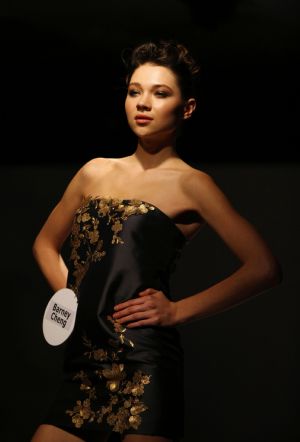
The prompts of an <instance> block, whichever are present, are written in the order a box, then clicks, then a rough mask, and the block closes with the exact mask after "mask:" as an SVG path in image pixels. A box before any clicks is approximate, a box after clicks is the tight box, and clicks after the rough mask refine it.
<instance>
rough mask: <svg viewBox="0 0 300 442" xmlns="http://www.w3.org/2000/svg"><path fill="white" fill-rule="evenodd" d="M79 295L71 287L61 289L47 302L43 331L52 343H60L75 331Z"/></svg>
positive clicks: (49, 342) (47, 339)
mask: <svg viewBox="0 0 300 442" xmlns="http://www.w3.org/2000/svg"><path fill="white" fill-rule="evenodd" d="M77 305H78V302H77V296H76V295H75V293H74V292H73V290H71V289H67V288H64V289H60V290H58V291H57V292H55V293H54V295H53V296H52V297H51V299H50V301H49V302H48V304H47V307H46V310H45V313H44V318H43V333H44V337H45V339H46V341H47V342H48V344H50V345H60V344H62V343H63V342H64V341H66V340H67V339H68V337H69V336H70V334H71V333H72V331H73V328H74V325H75V319H76V312H77Z"/></svg>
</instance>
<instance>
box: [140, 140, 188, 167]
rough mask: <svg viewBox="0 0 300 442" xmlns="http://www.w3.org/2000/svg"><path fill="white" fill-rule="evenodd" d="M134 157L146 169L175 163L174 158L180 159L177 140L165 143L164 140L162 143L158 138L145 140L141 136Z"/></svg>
mask: <svg viewBox="0 0 300 442" xmlns="http://www.w3.org/2000/svg"><path fill="white" fill-rule="evenodd" d="M132 158H133V159H134V160H136V161H137V162H138V163H140V164H141V166H142V168H143V169H144V170H146V169H151V168H154V167H164V166H166V165H170V164H171V163H174V160H175V161H176V160H177V159H180V157H179V155H178V154H177V152H176V150H175V142H174V143H164V141H163V140H162V141H161V142H160V143H157V140H156V141H155V142H151V140H145V139H144V138H143V139H141V138H139V140H138V144H137V148H136V151H135V152H134V154H133V155H132Z"/></svg>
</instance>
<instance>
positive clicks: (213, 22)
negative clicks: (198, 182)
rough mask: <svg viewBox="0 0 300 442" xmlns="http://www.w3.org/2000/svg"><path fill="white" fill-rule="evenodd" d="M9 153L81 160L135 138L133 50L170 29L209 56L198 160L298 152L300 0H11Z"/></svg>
mask: <svg viewBox="0 0 300 442" xmlns="http://www.w3.org/2000/svg"><path fill="white" fill-rule="evenodd" d="M0 12H1V23H0V38H1V62H2V63H1V65H2V67H1V75H2V82H1V83H2V87H1V89H2V93H1V104H0V109H1V134H0V137H1V138H0V142H1V144H2V145H3V149H2V156H5V159H4V161H5V162H9V163H13V164H16V163H24V162H26V163H30V164H32V163H33V162H34V163H41V162H46V163H47V164H49V162H67V163H68V164H70V163H71V162H75V161H77V162H78V163H81V162H82V161H85V160H87V159H90V158H92V157H94V156H108V157H109V156H124V155H127V154H130V153H132V152H133V150H134V149H135V144H136V142H135V139H134V138H133V137H132V135H131V132H130V130H129V129H128V126H127V121H126V117H125V111H124V98H125V93H126V90H125V89H124V85H125V83H124V76H125V71H124V69H123V64H122V61H121V51H122V50H123V49H125V48H131V47H133V46H134V45H135V44H137V43H140V42H142V41H145V40H148V39H154V38H158V37H163V38H176V39H178V40H179V41H181V42H183V43H185V44H187V45H188V47H189V48H190V50H191V51H192V52H193V54H194V55H195V57H196V58H197V59H198V61H199V62H200V64H201V65H202V81H201V85H200V87H199V101H198V108H197V111H196V113H195V114H194V116H193V118H192V119H191V120H190V121H189V122H187V130H186V133H185V138H184V139H183V140H180V143H179V144H180V147H181V152H182V155H183V156H184V157H185V159H187V160H193V159H196V160H197V159H200V160H201V161H205V160H206V161H218V162H220V161H222V162H227V161H240V160H245V161H247V162H249V161H259V162H261V161H268V162H269V161H272V162H274V161H293V160H294V159H295V158H296V156H297V148H298V146H299V133H298V124H297V123H298V121H299V74H300V70H299V34H300V31H299V2H298V1H297V0H294V1H292V0H279V1H276V2H272V1H270V0H269V1H268V0H244V1H236V0H229V1H223V0H210V1H206V2H201V1H199V2H195V1H191V0H190V1H179V0H166V1H161V0H151V1H148V2H140V1H137V0H130V1H118V0H112V1H109V2H101V1H96V0H89V1H86V2H84V3H83V2H79V1H66V0H62V1H61V0H60V1H57V0H56V1H55V0H51V1H50V0H46V1H43V2H38V1H34V0H27V1H26V2H24V1H22V0H11V1H9V2H4V3H3V2H1V6H0Z"/></svg>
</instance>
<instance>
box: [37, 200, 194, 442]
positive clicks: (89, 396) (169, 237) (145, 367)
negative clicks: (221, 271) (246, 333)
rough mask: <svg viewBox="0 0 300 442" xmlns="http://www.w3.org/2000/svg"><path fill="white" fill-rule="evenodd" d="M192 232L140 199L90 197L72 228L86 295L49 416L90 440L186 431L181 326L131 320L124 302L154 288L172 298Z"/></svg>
mask: <svg viewBox="0 0 300 442" xmlns="http://www.w3.org/2000/svg"><path fill="white" fill-rule="evenodd" d="M186 242H187V240H186V238H185V236H184V235H183V233H182V232H181V231H180V229H179V228H178V227H177V226H176V224H175V223H174V221H173V220H172V219H171V218H169V217H168V216H167V215H166V214H165V213H164V212H163V211H161V210H160V209H159V208H158V207H156V206H154V205H153V204H151V203H148V202H146V201H142V200H139V199H118V198H102V197H98V196H96V197H93V196H90V197H87V198H85V199H84V201H83V203H82V205H81V206H80V208H79V209H78V210H77V211H76V214H75V217H74V222H73V227H72V231H71V235H70V259H69V262H68V269H69V273H68V281H67V287H68V288H71V289H72V290H74V292H75V293H76V294H77V296H78V311H77V318H76V323H75V327H74V331H73V333H72V335H71V336H70V338H69V339H68V341H67V343H66V344H65V345H66V347H65V353H64V354H65V358H64V373H63V380H62V384H61V386H60V388H59V390H58V392H57V396H56V399H55V400H54V402H53V404H52V405H51V407H50V409H49V411H48V413H47V416H45V418H44V420H43V422H42V423H48V424H52V425H55V426H58V427H60V428H62V429H64V430H66V431H68V432H70V433H72V434H75V435H77V436H79V437H81V438H82V439H84V440H85V441H87V442H94V441H98V442H99V440H100V436H101V434H110V436H109V440H110V441H112V440H115V441H121V440H122V436H123V435H125V434H145V435H153V436H164V437H166V438H170V439H172V440H173V441H180V440H181V438H182V437H183V434H184V378H183V374H184V373H183V355H184V353H183V348H182V345H181V340H180V334H179V331H178V330H177V328H176V327H163V326H137V327H134V328H129V327H127V328H126V325H125V324H126V323H124V324H121V323H118V322H117V320H114V319H113V318H112V314H113V313H114V306H115V305H116V304H119V303H121V302H124V301H126V300H128V299H132V298H137V297H139V295H138V293H139V292H140V291H142V290H145V289H146V288H148V287H151V288H154V289H156V290H161V291H163V292H164V294H165V295H166V296H167V297H168V299H170V300H172V298H171V294H170V289H169V278H170V274H171V273H172V272H173V271H174V270H175V267H176V261H177V259H178V258H179V256H180V254H181V251H182V248H183V246H184V245H185V244H186Z"/></svg>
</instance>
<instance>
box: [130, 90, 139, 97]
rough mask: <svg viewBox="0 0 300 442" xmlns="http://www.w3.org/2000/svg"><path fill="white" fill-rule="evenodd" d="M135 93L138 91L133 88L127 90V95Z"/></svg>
mask: <svg viewBox="0 0 300 442" xmlns="http://www.w3.org/2000/svg"><path fill="white" fill-rule="evenodd" d="M136 93H138V91H137V90H135V89H130V90H129V91H128V95H130V96H132V97H133V96H134V95H135V94H136Z"/></svg>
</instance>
